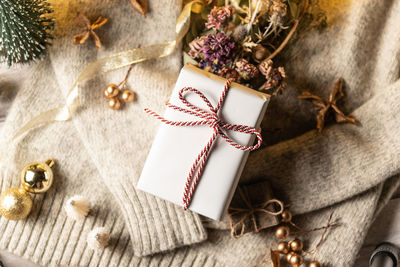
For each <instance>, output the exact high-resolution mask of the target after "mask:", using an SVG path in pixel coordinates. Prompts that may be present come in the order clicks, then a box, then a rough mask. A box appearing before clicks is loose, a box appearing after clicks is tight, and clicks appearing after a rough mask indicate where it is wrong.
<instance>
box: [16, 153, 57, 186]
mask: <svg viewBox="0 0 400 267" xmlns="http://www.w3.org/2000/svg"><path fill="white" fill-rule="evenodd" d="M53 165H54V161H53V160H52V159H49V160H47V161H46V162H33V163H30V164H29V165H28V166H26V167H25V168H24V169H23V170H22V172H21V184H22V186H23V187H24V189H25V190H26V191H28V192H30V193H35V194H39V193H44V192H46V191H47V190H49V188H50V187H51V185H52V184H53V171H52V170H51V167H52V166H53Z"/></svg>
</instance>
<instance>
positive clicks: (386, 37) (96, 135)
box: [0, 0, 400, 266]
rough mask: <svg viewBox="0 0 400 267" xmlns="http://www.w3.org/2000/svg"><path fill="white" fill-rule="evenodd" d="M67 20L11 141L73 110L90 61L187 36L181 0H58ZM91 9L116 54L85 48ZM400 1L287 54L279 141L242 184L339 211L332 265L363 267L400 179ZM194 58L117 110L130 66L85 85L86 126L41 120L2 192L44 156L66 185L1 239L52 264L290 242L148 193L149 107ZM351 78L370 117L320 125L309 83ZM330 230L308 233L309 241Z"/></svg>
mask: <svg viewBox="0 0 400 267" xmlns="http://www.w3.org/2000/svg"><path fill="white" fill-rule="evenodd" d="M55 10H56V11H57V12H58V14H57V16H58V21H59V28H58V30H57V33H56V37H57V38H56V39H55V41H54V45H53V47H52V48H51V50H50V55H49V56H48V57H47V58H46V59H45V60H43V61H42V62H39V63H37V64H36V65H35V66H34V67H33V71H32V75H31V76H30V77H29V78H28V79H27V81H26V83H25V85H24V86H23V88H21V90H20V91H19V94H18V95H17V97H16V100H15V102H14V104H13V106H12V108H11V111H10V114H9V116H8V119H7V123H6V125H5V128H4V132H3V136H2V138H1V144H0V145H1V147H6V146H5V144H6V143H7V142H8V140H10V139H11V137H12V135H13V133H15V131H16V130H17V129H18V128H19V127H21V125H23V124H24V123H25V122H27V121H29V120H30V119H31V118H32V117H33V116H35V115H37V114H39V113H41V112H43V111H45V110H47V109H49V108H53V107H57V106H60V105H63V104H64V102H65V98H64V96H65V94H66V92H67V91H68V90H69V88H70V86H71V85H72V84H73V82H74V80H75V79H76V78H77V76H78V74H79V73H80V71H81V70H82V69H83V68H84V66H86V65H87V64H88V63H90V62H92V61H94V60H96V59H98V58H102V57H104V56H107V55H110V54H113V53H115V52H118V51H122V50H125V49H129V48H134V47H137V46H138V45H142V46H143V45H147V44H154V43H158V42H161V41H165V40H169V39H172V38H173V34H174V23H175V19H176V15H177V14H178V13H179V6H178V3H177V2H175V1H173V2H171V1H167V0H162V1H150V10H151V12H150V13H149V15H148V17H147V18H146V19H143V18H142V17H141V16H140V15H139V14H137V13H136V12H134V11H133V10H132V7H131V6H130V4H129V3H128V1H126V2H122V1H121V2H119V3H115V2H111V1H110V2H108V1H107V2H106V1H104V2H102V1H78V0H76V1H59V2H58V3H57V1H55ZM77 11H80V12H83V13H85V14H88V15H89V17H90V18H92V19H93V18H96V17H97V16H99V15H103V16H106V17H110V18H112V20H111V21H110V23H109V24H107V25H106V26H105V27H104V28H103V29H100V30H99V31H98V33H99V36H100V38H101V39H102V42H103V44H104V47H105V49H104V50H103V51H102V52H97V51H96V49H95V48H94V46H93V44H91V40H89V41H88V43H87V44H84V45H83V46H73V45H72V44H71V42H72V41H71V39H72V36H73V34H76V33H77V31H79V30H76V29H75V28H74V27H72V21H73V18H74V17H75V15H76V13H77ZM399 16H400V2H399V1H394V0H385V1H372V0H365V1H359V2H357V3H354V4H353V6H352V7H351V9H349V10H348V13H347V14H346V16H344V17H343V19H342V20H341V22H337V23H336V24H334V25H333V26H331V27H329V28H328V29H326V30H324V31H323V32H320V33H317V32H310V33H308V34H306V35H305V36H304V38H303V39H302V40H300V41H298V42H296V43H295V45H292V46H291V47H289V48H288V49H287V50H285V53H284V54H283V62H287V63H286V64H285V66H286V68H287V71H288V76H289V80H288V83H289V86H288V88H287V90H286V92H285V93H284V94H283V95H282V96H279V97H277V98H274V99H273V100H272V102H271V104H270V107H269V109H268V111H267V115H266V117H265V121H264V122H263V135H264V138H265V139H266V140H267V143H268V146H267V147H265V148H263V149H261V150H259V151H256V152H253V153H252V154H251V155H250V157H249V160H248V164H247V165H246V168H245V171H244V174H243V177H242V181H243V182H248V181H251V180H258V179H268V180H269V181H270V182H271V184H272V187H273V189H274V193H275V195H276V197H278V198H279V199H282V200H283V201H284V202H285V203H286V204H288V205H289V206H290V209H291V210H292V211H293V212H294V213H295V214H297V215H300V216H297V217H295V221H296V223H298V224H299V225H302V226H303V227H304V228H312V227H316V226H321V225H323V224H325V223H326V220H327V217H328V215H329V213H330V212H331V211H332V210H334V211H335V216H336V217H340V218H341V221H342V222H343V226H341V227H339V228H336V229H334V230H332V231H331V232H330V234H329V235H328V239H327V241H326V242H325V243H324V244H323V246H322V247H321V248H320V250H319V251H318V253H317V254H315V255H314V258H315V259H318V260H320V261H321V262H323V263H326V264H327V265H328V266H351V265H352V263H353V262H354V260H355V259H356V256H357V252H358V250H359V248H360V246H361V244H362V242H363V239H364V236H365V234H366V231H367V229H368V227H369V225H370V224H371V222H372V220H373V218H374V216H376V214H377V212H378V211H379V210H380V209H381V207H382V206H383V205H384V204H385V203H386V202H387V201H388V199H389V198H390V196H391V194H392V193H393V191H394V190H395V188H397V186H398V185H399V183H400V181H399V180H400V179H399V176H398V174H399V167H400V166H399V163H400V155H399V153H398V151H399V144H400V137H399V135H398V134H397V132H398V128H399V126H398V123H397V122H398V121H399V119H400V117H399V116H400V115H399V114H400V104H399V103H400V93H399V92H400V91H399V90H400V82H398V81H397V80H398V76H399V62H400V61H399V52H400V45H399V43H400V42H399V41H400V40H399V39H400V28H399V27H398V25H397V24H398V23H397V18H398V17H399ZM180 68H181V60H180V53H179V51H177V52H176V53H175V54H174V55H172V56H169V57H168V58H165V59H160V60H153V61H150V62H145V63H141V64H139V65H137V66H135V67H134V69H133V72H132V75H131V76H130V78H129V80H128V85H129V86H130V87H131V89H133V90H134V91H135V92H136V93H137V98H138V99H137V101H136V102H134V103H133V104H130V105H128V106H126V108H124V109H123V110H122V111H117V112H116V111H112V110H109V109H107V108H106V103H105V100H104V99H103V97H102V91H103V88H104V87H105V86H106V85H107V84H109V83H112V82H118V81H120V80H122V79H123V76H124V73H125V71H126V70H120V71H115V72H113V73H110V74H107V75H102V76H100V77H96V78H94V79H92V80H90V81H87V82H85V83H84V84H81V86H80V90H81V94H82V98H81V100H82V101H81V102H82V105H81V108H80V109H79V110H78V113H76V114H75V116H74V118H73V120H72V121H69V122H63V123H54V124H50V125H46V126H44V127H40V128H37V129H35V130H33V131H31V132H30V133H29V134H28V135H26V136H25V137H23V138H22V139H21V140H19V141H18V143H16V144H13V145H11V146H8V147H7V154H6V157H5V158H4V159H3V161H2V162H1V169H0V170H1V184H0V185H1V190H2V191H3V190H4V189H5V188H8V187H10V186H18V183H19V179H18V174H19V171H20V170H21V169H22V168H23V167H24V166H25V164H26V163H28V162H30V161H37V160H44V159H46V158H48V157H53V158H55V159H56V161H57V165H56V168H55V174H56V180H55V184H54V186H53V188H52V189H51V190H50V191H49V192H48V193H46V194H45V195H43V196H39V195H38V196H35V200H34V208H33V211H32V213H31V215H30V216H29V217H28V218H27V219H26V220H23V221H17V222H14V221H7V220H5V219H4V218H0V248H1V249H7V250H9V251H11V252H12V253H15V254H17V255H20V256H22V257H25V258H28V259H30V260H32V261H34V262H36V263H38V264H40V265H43V266H56V265H58V264H69V265H72V266H215V265H217V266H255V265H261V263H262V261H263V260H264V258H265V257H267V256H268V252H269V248H270V247H271V246H273V245H274V244H275V243H276V239H275V237H274V235H273V230H272V229H271V230H266V231H263V232H261V233H257V234H247V235H245V236H244V237H243V238H241V239H238V240H236V239H232V238H231V237H230V235H229V232H228V231H226V230H217V229H206V228H205V227H204V225H203V223H202V220H201V218H200V217H199V216H198V215H196V214H193V213H191V212H184V211H183V210H182V209H181V208H180V207H177V206H174V205H172V204H170V203H167V202H165V201H162V200H160V199H157V198H155V197H152V196H150V195H147V194H145V193H142V192H139V191H137V190H136V189H135V185H136V182H137V179H138V177H139V174H140V172H141V168H142V166H143V163H144V160H145V158H146V156H147V152H148V151H149V148H150V146H151V143H152V140H153V137H154V134H155V131H156V129H157V125H158V122H157V121H156V120H152V119H149V118H148V117H147V116H146V115H145V114H144V113H143V112H142V110H143V108H144V107H151V108H154V109H156V110H160V109H162V108H163V104H164V102H165V100H166V99H167V98H168V96H169V94H170V92H171V90H172V88H173V84H174V81H175V79H176V76H177V74H178V71H179V69H180ZM339 76H342V77H343V78H344V80H345V87H346V88H345V93H346V97H345V99H344V101H343V102H342V103H340V104H342V105H341V107H342V108H343V110H344V111H345V112H348V113H351V114H352V115H353V116H355V117H356V118H357V119H358V120H359V121H360V122H361V125H360V126H353V125H332V126H329V127H327V129H326V131H325V132H324V134H323V135H317V134H316V133H315V130H314V127H315V119H314V118H315V117H314V113H313V112H312V109H311V106H310V103H307V102H305V101H300V100H298V99H297V96H298V95H299V94H300V93H301V91H303V90H310V91H312V92H314V93H316V94H319V95H325V96H326V95H327V94H328V92H329V90H330V88H331V86H332V84H333V83H334V81H335V80H336V78H337V77H339ZM74 194H81V195H83V196H85V197H87V198H88V199H90V201H91V203H92V204H93V207H94V208H93V210H92V212H91V214H90V215H89V216H88V217H87V218H86V219H84V220H82V221H77V222H75V221H73V220H71V219H69V218H67V217H66V215H65V213H64V211H63V207H62V206H63V205H64V202H65V200H66V199H67V198H68V197H70V196H72V195H74ZM96 226H104V227H106V228H108V229H110V231H111V237H112V239H111V243H110V245H109V246H108V247H107V248H105V249H104V250H100V251H92V250H90V249H89V248H88V247H87V246H86V235H87V233H88V232H89V231H90V230H91V229H92V228H94V227H96ZM318 237H319V236H318V235H317V234H311V235H308V236H304V239H305V240H306V245H307V247H313V246H315V244H316V243H317V242H318Z"/></svg>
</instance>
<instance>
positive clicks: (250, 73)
mask: <svg viewBox="0 0 400 267" xmlns="http://www.w3.org/2000/svg"><path fill="white" fill-rule="evenodd" d="M236 71H237V72H239V74H240V76H241V77H242V78H243V79H245V80H250V79H253V78H255V77H257V75H258V69H257V67H256V66H254V65H253V64H251V63H249V62H248V61H247V60H246V59H244V58H241V59H239V60H238V61H236Z"/></svg>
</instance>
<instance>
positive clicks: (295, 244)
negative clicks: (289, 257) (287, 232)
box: [289, 238, 303, 252]
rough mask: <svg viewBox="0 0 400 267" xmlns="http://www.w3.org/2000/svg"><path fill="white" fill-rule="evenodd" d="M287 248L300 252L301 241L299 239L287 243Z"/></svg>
mask: <svg viewBox="0 0 400 267" xmlns="http://www.w3.org/2000/svg"><path fill="white" fill-rule="evenodd" d="M289 247H290V249H291V250H292V251H295V252H300V251H302V250H303V241H301V240H300V239H297V238H295V239H293V240H292V241H290V242H289Z"/></svg>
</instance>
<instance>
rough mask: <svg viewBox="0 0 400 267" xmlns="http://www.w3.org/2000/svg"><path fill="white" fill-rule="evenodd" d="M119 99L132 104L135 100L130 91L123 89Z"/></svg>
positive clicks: (133, 94)
mask: <svg viewBox="0 0 400 267" xmlns="http://www.w3.org/2000/svg"><path fill="white" fill-rule="evenodd" d="M121 99H122V101H124V102H125V103H129V102H132V101H133V100H134V99H135V93H134V92H133V91H132V90H129V89H125V90H124V91H123V92H122V94H121Z"/></svg>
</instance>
